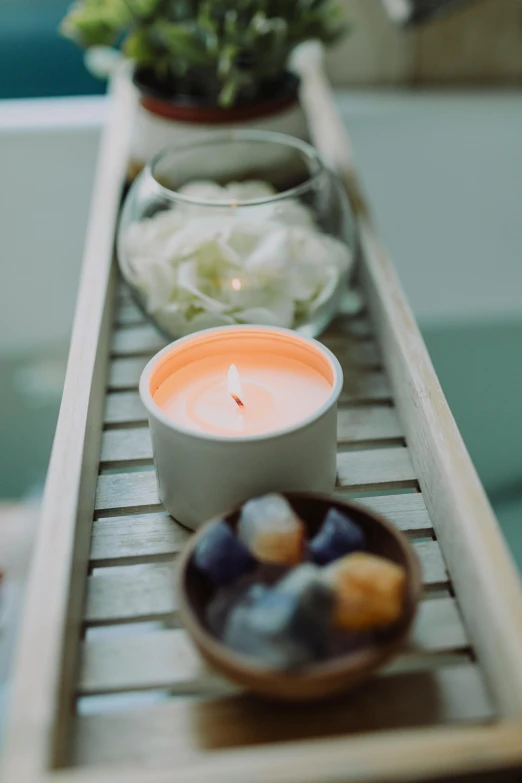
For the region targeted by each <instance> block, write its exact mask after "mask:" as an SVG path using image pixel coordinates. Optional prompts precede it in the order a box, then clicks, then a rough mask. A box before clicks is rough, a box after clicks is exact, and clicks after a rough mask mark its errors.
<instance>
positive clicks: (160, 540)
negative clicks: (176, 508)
mask: <svg viewBox="0 0 522 783" xmlns="http://www.w3.org/2000/svg"><path fill="white" fill-rule="evenodd" d="M357 502H358V503H361V504H362V505H364V506H368V507H369V508H371V509H373V510H374V511H377V512H378V513H380V514H384V515H385V516H386V517H387V518H388V519H389V520H390V521H391V522H393V523H394V524H395V525H397V527H399V528H400V529H401V530H403V531H405V532H408V533H410V534H412V535H416V536H422V535H429V534H430V533H431V530H432V528H431V522H430V518H429V515H428V512H427V510H426V506H425V504H424V500H423V498H422V495H421V494H420V493H408V494H401V495H382V496H379V497H370V498H359V499H358V501H357ZM188 536H189V533H188V532H187V531H186V530H185V529H184V528H182V527H181V526H180V525H178V524H177V523H176V522H174V521H173V519H172V518H171V517H170V516H169V515H168V514H166V513H164V512H162V513H157V514H145V515H133V516H123V517H121V516H119V517H106V518H101V519H98V520H96V521H95V522H94V525H93V531H92V543H91V565H93V566H99V565H105V566H107V565H118V564H122V563H136V562H143V561H150V560H151V559H163V560H164V559H165V558H168V557H172V555H175V554H177V553H178V552H179V551H180V549H181V547H182V546H183V544H184V543H185V541H186V540H187V538H188Z"/></svg>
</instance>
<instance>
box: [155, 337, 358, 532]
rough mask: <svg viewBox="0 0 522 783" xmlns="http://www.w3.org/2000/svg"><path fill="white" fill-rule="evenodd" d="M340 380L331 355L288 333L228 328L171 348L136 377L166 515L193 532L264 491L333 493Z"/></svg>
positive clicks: (322, 348)
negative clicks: (240, 391)
mask: <svg viewBox="0 0 522 783" xmlns="http://www.w3.org/2000/svg"><path fill="white" fill-rule="evenodd" d="M231 364H234V365H236V366H237V368H238V371H239V380H240V382H241V384H242V388H244V393H245V400H244V406H243V407H241V406H239V404H237V399H236V398H237V393H234V394H231V392H232V391H233V392H237V376H236V373H235V370H234V371H233V373H232V374H229V372H228V371H229V369H230V365H231ZM207 373H208V377H207ZM264 375H266V384H265V382H264ZM227 376H229V384H230V378H231V377H233V378H234V389H233V390H231V389H230V386H229V387H228V391H227V385H226V384H227ZM216 378H217V379H218V380H216ZM252 379H253V380H252ZM207 380H208V382H207ZM342 383H343V376H342V370H341V367H340V365H339V362H338V361H337V359H336V358H335V356H334V355H333V354H332V352H331V351H329V350H328V349H327V348H325V347H324V346H323V345H321V344H320V343H318V342H317V341H316V340H312V339H308V338H305V337H302V336H300V335H298V334H296V333H295V332H292V331H290V330H287V329H278V328H272V327H267V326H225V327H218V328H216V329H207V330H205V331H202V332H198V333H197V334H193V335H190V336H188V337H184V338H183V339H181V340H177V341H176V342H174V343H172V344H171V345H168V346H167V347H166V348H164V349H163V350H162V351H160V352H159V353H158V354H156V356H154V357H153V358H152V359H151V361H150V362H149V363H148V364H147V366H146V367H145V369H144V371H143V374H142V376H141V380H140V396H141V399H142V402H143V404H144V405H145V408H146V409H147V413H148V417H149V423H150V428H151V435H152V444H153V451H154V463H155V467H156V473H157V477H158V484H159V495H160V498H161V500H162V502H163V504H164V505H165V507H166V509H167V510H168V511H169V513H170V514H171V515H172V516H173V517H174V518H175V519H176V520H178V521H179V522H181V523H182V524H183V525H186V526H187V527H190V528H193V529H196V528H197V527H198V526H199V525H201V524H202V523H203V522H205V521H206V520H207V519H210V518H212V517H214V516H216V515H218V514H221V513H224V512H226V511H227V510H228V509H230V508H231V507H233V506H235V505H238V504H239V503H242V502H243V501H245V500H247V499H248V498H250V497H253V496H256V495H260V494H264V493H266V492H272V491H280V492H283V491H309V492H331V491H332V490H333V488H334V485H335V479H336V453H337V448H336V444H337V400H338V398H339V394H340V392H341V388H342ZM205 387H206V388H205ZM240 388H241V387H240ZM191 395H192V396H191ZM267 400H268V403H267ZM258 401H259V405H260V406H261V408H262V410H261V409H260V408H259V407H258ZM187 411H188V413H187ZM245 411H246V413H245Z"/></svg>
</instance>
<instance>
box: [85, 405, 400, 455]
mask: <svg viewBox="0 0 522 783" xmlns="http://www.w3.org/2000/svg"><path fill="white" fill-rule="evenodd" d="M140 408H141V403H140ZM136 413H138V415H140V414H141V415H143V408H142V409H141V411H139V409H138V410H137V411H136ZM401 432H402V430H401V426H400V423H399V419H398V417H397V414H396V413H395V411H394V410H393V408H388V407H378V408H348V409H344V410H343V409H341V410H339V414H338V417H337V437H338V440H339V442H340V443H346V444H349V443H357V444H366V445H371V444H383V443H386V442H387V441H391V442H395V443H396V442H398V441H400V440H401ZM100 459H101V462H102V463H106V464H109V465H111V464H124V463H125V462H140V463H142V464H143V463H144V462H146V461H147V460H148V461H152V443H151V440H150V431H149V428H148V426H145V427H135V428H132V429H111V430H108V431H107V432H105V433H104V436H103V442H102V449H101V457H100Z"/></svg>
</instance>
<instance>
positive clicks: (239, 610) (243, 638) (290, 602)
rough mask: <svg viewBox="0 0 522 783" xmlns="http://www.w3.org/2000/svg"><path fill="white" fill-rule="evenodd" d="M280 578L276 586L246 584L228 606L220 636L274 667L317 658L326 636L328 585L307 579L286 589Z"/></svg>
mask: <svg viewBox="0 0 522 783" xmlns="http://www.w3.org/2000/svg"><path fill="white" fill-rule="evenodd" d="M286 579H288V577H286ZM284 582H285V580H283V582H282V583H281V585H282V587H281V588H279V586H276V587H273V588H269V587H266V586H261V585H255V586H254V587H252V588H250V589H249V590H248V591H247V592H246V593H245V596H244V598H243V599H242V600H241V601H240V602H239V603H238V604H237V605H236V606H235V607H234V608H233V609H232V610H231V612H230V614H229V616H228V618H227V622H226V625H225V630H224V635H223V639H224V641H225V643H226V644H228V645H229V646H230V647H232V648H233V649H234V650H236V651H237V652H240V653H242V654H244V655H248V656H249V657H252V658H255V659H257V660H258V661H259V663H261V664H262V665H264V666H266V667H268V668H274V669H293V668H296V667H300V666H305V665H307V664H310V663H313V662H314V661H317V660H319V659H320V658H322V657H323V656H324V655H325V653H326V650H327V647H328V644H329V639H330V629H331V615H332V610H333V595H332V593H331V591H330V589H329V588H328V587H326V586H325V585H324V584H322V583H321V582H319V581H318V580H317V579H314V581H313V582H310V581H309V580H308V579H306V580H304V582H303V585H301V584H297V585H296V584H294V585H291V586H290V588H289V589H287V588H286V587H285V585H284ZM297 582H299V580H297Z"/></svg>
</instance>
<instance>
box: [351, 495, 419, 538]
mask: <svg viewBox="0 0 522 783" xmlns="http://www.w3.org/2000/svg"><path fill="white" fill-rule="evenodd" d="M357 503H361V504H362V505H363V506H368V508H371V509H373V510H374V511H377V513H379V514H384V516H385V517H387V518H388V519H389V520H390V521H391V522H393V524H394V525H397V527H398V528H399V529H400V530H403V531H404V532H410V533H412V534H415V535H417V536H420V535H429V534H430V533H431V531H432V524H431V520H430V517H429V514H428V511H427V509H426V505H425V503H424V498H423V497H422V495H421V494H420V493H418V492H416V493H413V492H411V493H407V494H400V495H380V496H377V497H369V498H357Z"/></svg>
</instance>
